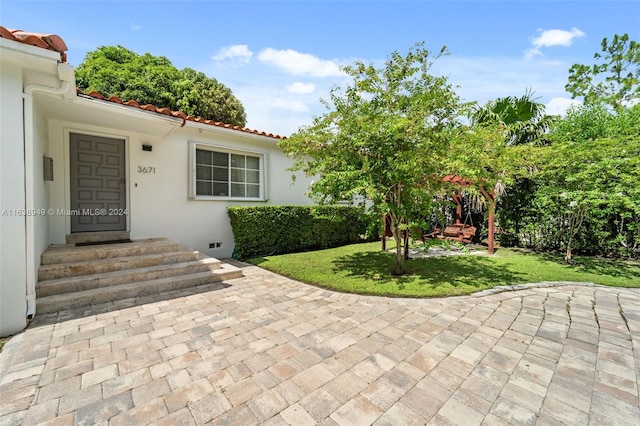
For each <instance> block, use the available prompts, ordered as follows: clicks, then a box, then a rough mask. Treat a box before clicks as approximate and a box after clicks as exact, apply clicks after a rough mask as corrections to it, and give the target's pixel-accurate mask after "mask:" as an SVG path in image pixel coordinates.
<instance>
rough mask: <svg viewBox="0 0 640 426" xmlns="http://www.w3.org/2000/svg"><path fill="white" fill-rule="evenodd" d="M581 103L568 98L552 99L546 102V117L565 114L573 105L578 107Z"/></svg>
mask: <svg viewBox="0 0 640 426" xmlns="http://www.w3.org/2000/svg"><path fill="white" fill-rule="evenodd" d="M581 103H582V102H580V101H577V100H575V99H569V98H552V99H551V100H550V101H549V102H547V105H546V108H545V112H546V113H547V114H548V115H560V116H564V115H566V114H567V110H568V109H569V108H571V107H572V106H574V105H580V104H581Z"/></svg>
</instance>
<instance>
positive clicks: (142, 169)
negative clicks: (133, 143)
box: [138, 166, 156, 175]
mask: <svg viewBox="0 0 640 426" xmlns="http://www.w3.org/2000/svg"><path fill="white" fill-rule="evenodd" d="M138 173H142V174H146V175H155V174H156V168H155V167H149V166H138Z"/></svg>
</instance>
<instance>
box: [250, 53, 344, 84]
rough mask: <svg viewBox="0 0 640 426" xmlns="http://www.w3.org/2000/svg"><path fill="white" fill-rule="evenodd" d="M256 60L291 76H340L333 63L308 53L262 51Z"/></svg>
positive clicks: (336, 65)
mask: <svg viewBox="0 0 640 426" xmlns="http://www.w3.org/2000/svg"><path fill="white" fill-rule="evenodd" d="M258 59H260V60H261V61H262V62H265V63H267V64H270V65H274V66H276V67H278V68H282V69H284V70H286V71H288V72H290V73H291V74H293V75H310V76H313V77H335V76H340V75H342V71H340V67H339V66H338V64H336V63H335V62H333V61H329V60H326V59H320V58H318V57H317V56H313V55H310V54H308V53H300V52H297V51H295V50H293V49H285V50H276V49H272V48H270V47H269V48H267V49H264V50H263V51H261V52H260V54H259V55H258Z"/></svg>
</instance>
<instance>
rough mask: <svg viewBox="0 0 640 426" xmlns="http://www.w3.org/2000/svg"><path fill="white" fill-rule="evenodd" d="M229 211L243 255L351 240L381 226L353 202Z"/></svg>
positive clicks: (368, 235)
mask: <svg viewBox="0 0 640 426" xmlns="http://www.w3.org/2000/svg"><path fill="white" fill-rule="evenodd" d="M227 213H228V214H229V218H230V219H231V227H232V229H233V235H234V240H235V244H236V246H235V252H236V255H237V256H238V257H240V258H246V257H249V256H258V255H266V254H279V253H290V252H295V251H304V250H311V249H318V248H325V247H335V246H339V245H344V244H351V243H355V242H360V241H362V240H363V239H366V238H370V237H371V238H375V237H377V233H375V234H368V232H369V231H370V230H371V229H375V230H379V229H380V221H379V217H378V216H375V217H374V216H372V215H370V214H366V213H364V212H363V210H362V209H361V208H358V207H349V206H315V207H311V206H257V207H237V206H235V207H228V208H227Z"/></svg>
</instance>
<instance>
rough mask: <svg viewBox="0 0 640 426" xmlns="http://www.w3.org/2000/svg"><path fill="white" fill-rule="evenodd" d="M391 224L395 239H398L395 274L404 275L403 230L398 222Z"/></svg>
mask: <svg viewBox="0 0 640 426" xmlns="http://www.w3.org/2000/svg"><path fill="white" fill-rule="evenodd" d="M391 226H392V229H393V239H394V240H395V241H396V266H395V268H394V269H393V275H402V274H404V253H402V248H403V246H404V241H402V232H401V231H399V230H398V226H397V224H395V223H394V224H392V225H391Z"/></svg>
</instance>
